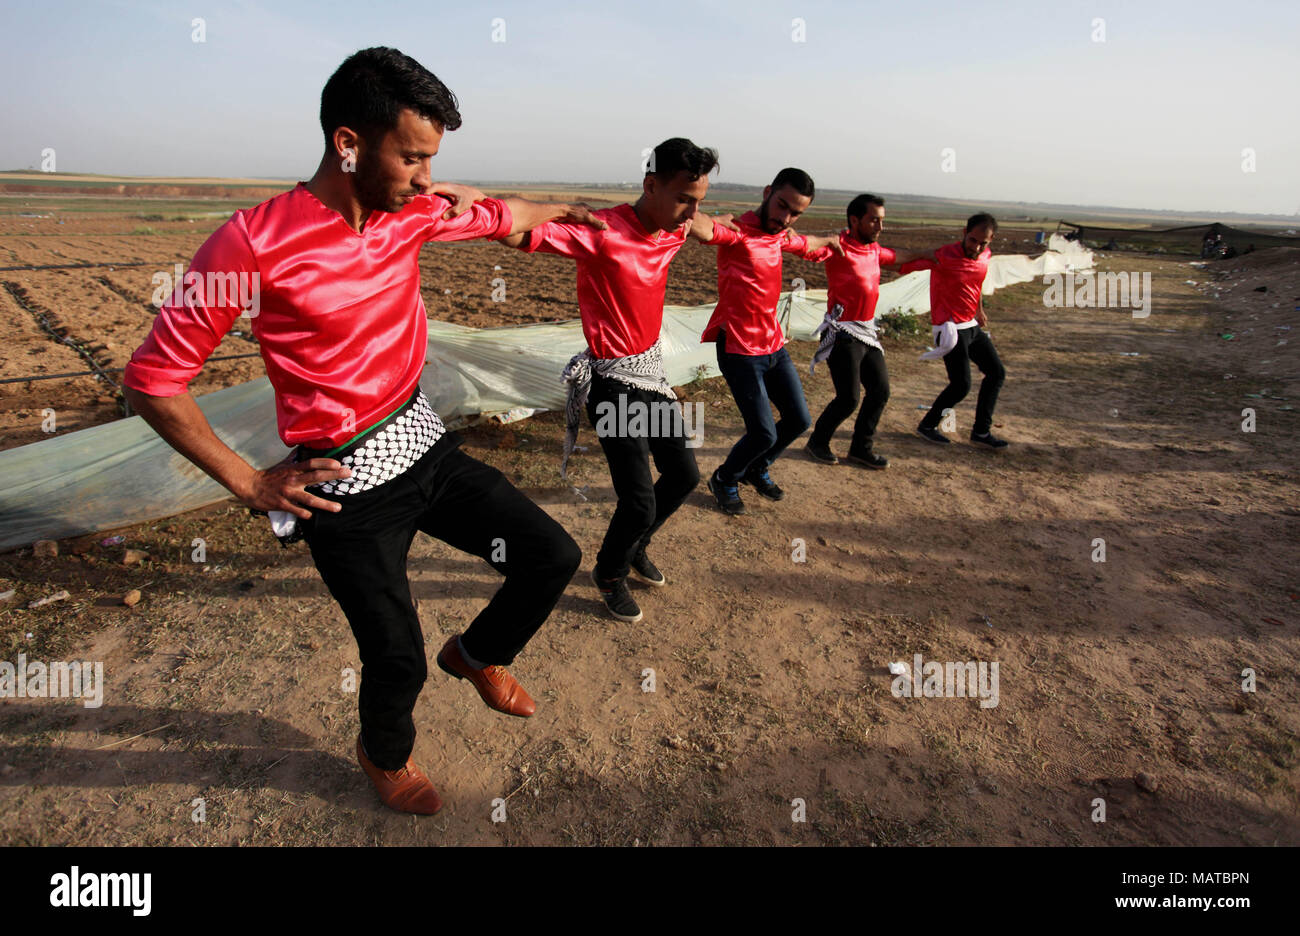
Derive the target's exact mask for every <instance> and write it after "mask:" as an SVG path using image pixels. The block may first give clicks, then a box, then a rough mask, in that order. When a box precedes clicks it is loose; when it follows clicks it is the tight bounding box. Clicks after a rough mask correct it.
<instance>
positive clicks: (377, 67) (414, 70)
mask: <svg viewBox="0 0 1300 936" xmlns="http://www.w3.org/2000/svg"><path fill="white" fill-rule="evenodd" d="M403 110H413V111H415V112H416V113H417V114H419V115H420V116H421V117H427V118H428V119H429V120H432V121H433V122H434V123H436V124H438V125H439V126H441V127H442V129H443V130H444V131H446V130H455V129H456V128H457V127H459V126H460V111H459V110H458V109H457V104H456V95H454V94H452V93H451V91H450V90H448V88H447V86H446V85H445V84H443V83H442V82H441V81H439V80H438V78H437V76H436V75H434V73H433V72H431V71H429V70H428V69H427V68H425V67H424V66H423V65H421V64H420V63H419V62H417V61H416V60H415V59H413V58H411V57H410V56H409V55H403V54H402V53H401V52H399V51H397V50H396V49H390V48H387V47H386V46H376V47H375V48H373V49H362V50H361V51H360V52H356V53H354V54H352V55H350V56H348V58H347V60H346V61H344V63H343V64H342V65H340V66H339V67H338V70H337V71H335V72H334V74H333V75H331V76H330V80H329V81H327V82H325V88H324V90H323V91H321V95H320V125H321V129H322V130H324V131H325V145H326V146H327V147H328V146H329V145H330V139H331V138H332V137H333V136H334V131H335V130H337V129H338V128H339V127H350V128H351V129H353V130H355V131H356V132H357V133H359V134H361V136H362V137H364V138H365V139H367V140H375V139H377V138H378V137H381V136H383V135H384V134H385V133H387V132H388V131H390V130H392V129H393V128H395V127H396V126H397V118H398V116H399V115H400V114H401V112H402V111H403Z"/></svg>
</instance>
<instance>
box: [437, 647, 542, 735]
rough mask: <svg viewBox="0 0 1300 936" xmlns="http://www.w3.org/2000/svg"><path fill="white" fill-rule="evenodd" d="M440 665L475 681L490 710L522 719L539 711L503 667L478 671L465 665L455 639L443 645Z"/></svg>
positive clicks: (439, 660) (485, 668) (450, 671)
mask: <svg viewBox="0 0 1300 936" xmlns="http://www.w3.org/2000/svg"><path fill="white" fill-rule="evenodd" d="M457 636H459V635H457ZM438 666H440V667H441V668H442V669H443V670H444V671H445V672H447V673H450V674H451V675H452V676H455V677H456V678H457V679H468V680H469V681H470V682H472V683H473V684H474V688H475V689H477V690H478V694H479V695H481V696H482V697H483V701H484V702H486V703H487V705H488V708H494V709H496V710H497V711H498V712H505V713H506V714H507V715H518V716H519V717H520V718H527V717H528V716H529V715H531V714H533V712H535V711H537V704H536V703H535V702H533V699H532V697H531V696H530V695H529V694H528V693H527V692H525V691H524V687H523V686H521V685H519V682H518V680H516V679H515V678H514V677H513V676H511V675H510V671H509V670H507V669H506V668H505V667H504V666H495V665H493V666H485V667H483V669H481V670H476V669H474V668H473V667H472V666H470V665H469V664H468V663H466V662H465V658H464V657H463V656H461V655H460V647H459V645H457V643H456V637H453V638H451V640H448V641H447V642H446V643H445V644H443V647H442V651H441V652H440V653H439V654H438Z"/></svg>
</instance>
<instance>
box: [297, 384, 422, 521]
mask: <svg viewBox="0 0 1300 936" xmlns="http://www.w3.org/2000/svg"><path fill="white" fill-rule="evenodd" d="M446 432H447V427H446V426H444V425H443V422H442V419H441V417H439V416H438V414H437V413H436V412H434V409H433V406H432V404H430V403H429V398H428V397H426V396H425V395H424V391H423V390H421V389H419V388H418V387H417V388H416V391H415V393H414V394H412V395H411V398H410V399H409V400H407V401H406V403H405V404H404V405H403V406H402V407H401V408H400V409H399V410H398V411H397V412H395V413H394V414H393V415H392V416H390V417H389V418H388V419H387V421H386V422H385V423H384V425H383V426H382V427H381V428H380V429H378V430H377V431H374V432H372V433H370V434H369V435H367V436H364V437H363V438H361V439H358V440H356V441H354V442H352V443H351V444H349V445H348V446H347V447H346V448H345V449H343V450H342V451H340V452H336V453H335V454H334V455H331V456H329V457H330V458H333V459H335V460H336V461H339V462H342V463H343V465H345V466H346V467H348V468H351V469H352V477H350V478H338V479H336V480H333V481H322V482H320V483H319V484H312V485H309V486H308V487H307V490H309V491H312V492H313V493H315V492H317V491H319V492H320V493H322V494H332V495H335V496H338V495H342V494H360V493H361V492H362V491H368V490H370V489H371V488H374V487H378V486H379V485H381V484H383V483H384V482H385V481H391V480H392V479H393V478H396V477H397V476H398V475H400V474H402V473H403V472H405V471H406V470H407V469H408V468H410V467H411V466H412V465H414V464H415V463H416V462H417V461H419V460H420V459H421V458H423V457H424V453H425V452H427V451H429V449H431V448H433V445H434V443H435V442H437V441H438V440H439V439H441V438H442V437H443V435H445V434H446ZM300 456H301V457H302V458H303V459H309V458H322V457H325V456H324V455H323V454H321V453H318V452H313V451H311V450H308V449H302V450H301V451H300Z"/></svg>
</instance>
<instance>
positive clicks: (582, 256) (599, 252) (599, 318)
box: [527, 205, 733, 360]
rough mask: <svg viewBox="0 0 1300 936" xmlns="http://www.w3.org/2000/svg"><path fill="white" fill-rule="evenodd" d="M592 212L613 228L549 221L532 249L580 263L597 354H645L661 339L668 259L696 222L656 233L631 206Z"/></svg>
mask: <svg viewBox="0 0 1300 936" xmlns="http://www.w3.org/2000/svg"><path fill="white" fill-rule="evenodd" d="M592 214H593V215H595V216H596V217H598V218H600V219H602V220H603V221H604V222H605V223H606V224H608V225H609V228H608V229H606V230H603V231H602V230H600V229H599V228H594V227H591V226H589V225H585V224H567V223H564V222H560V221H548V222H546V223H545V224H542V225H539V226H538V227H535V228H533V231H532V233H531V234H530V235H529V241H528V248H527V249H528V252H529V253H532V252H534V251H537V250H540V251H542V252H543V253H553V254H559V255H560V256H562V257H572V258H573V259H574V260H576V261H577V262H578V311H579V313H580V314H581V315H582V333H583V334H584V335H585V336H586V338H587V347H588V348H590V349H591V353H592V355H593V356H595V357H597V358H600V359H602V360H609V359H611V358H620V357H627V356H628V355H632V354H640V353H641V352H642V351H645V350H646V349H647V348H649V347H650V346H651V345H653V344H654V343H655V342H656V341H658V340H659V331H660V329H661V328H662V326H663V321H664V292H665V289H666V288H667V285H668V264H669V263H670V262H672V259H673V257H674V256H676V254H677V251H678V250H680V249H681V247H682V244H684V243H686V236H687V233H688V232H689V231H690V225H688V224H684V225H682V226H681V227H679V228H676V229H675V230H672V231H660V232H659V236H658V237H651V236H650V235H649V234H647V233H646V229H645V228H644V227H643V226H642V225H641V221H640V219H638V218H637V216H636V209H634V208H633V207H632V206H631V205H617V206H615V207H613V208H601V209H600V210H599V211H593V212H592ZM715 230H724V229H723V228H716V229H715ZM727 233H729V234H730V233H733V232H731V231H728V232H727ZM714 236H715V238H716V236H717V235H716V234H715V235H714Z"/></svg>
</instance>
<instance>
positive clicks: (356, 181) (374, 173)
mask: <svg viewBox="0 0 1300 936" xmlns="http://www.w3.org/2000/svg"><path fill="white" fill-rule="evenodd" d="M352 185H353V189H354V190H355V191H356V193H357V201H358V202H360V203H361V207H362V208H363V209H365V210H366V211H386V212H388V213H390V214H392V213H395V212H398V211H401V210H402V208H403V207H404V205H403V204H402V202H401V201H400V200H398V199H397V197H396V196H394V195H393V194H392V193H391V192H390V191H389V189H388V185H387V183H386V182H385V181H384V177H383V176H382V175H381V174H380V172H379V170H378V167H377V166H376V165H375V161H374V160H373V159H372V158H370V157H369V156H368V155H362V156H361V157H360V158H359V159H358V160H357V171H356V173H355V176H354V178H353V180H352Z"/></svg>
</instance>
